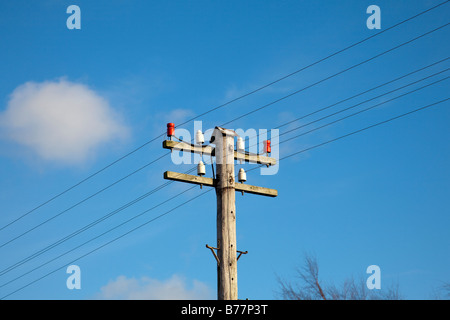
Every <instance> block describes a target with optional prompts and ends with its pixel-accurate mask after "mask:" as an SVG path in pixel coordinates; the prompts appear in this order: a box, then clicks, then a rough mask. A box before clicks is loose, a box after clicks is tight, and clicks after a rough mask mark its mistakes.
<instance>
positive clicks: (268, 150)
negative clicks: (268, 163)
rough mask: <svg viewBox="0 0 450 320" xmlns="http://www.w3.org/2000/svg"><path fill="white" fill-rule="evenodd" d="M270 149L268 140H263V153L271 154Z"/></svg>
mask: <svg viewBox="0 0 450 320" xmlns="http://www.w3.org/2000/svg"><path fill="white" fill-rule="evenodd" d="M271 152H272V148H271V146H270V140H264V153H271Z"/></svg>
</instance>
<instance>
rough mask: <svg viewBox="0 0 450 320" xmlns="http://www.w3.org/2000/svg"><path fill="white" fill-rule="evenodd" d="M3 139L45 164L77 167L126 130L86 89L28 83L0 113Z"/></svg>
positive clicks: (68, 84)
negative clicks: (55, 162) (31, 153)
mask: <svg viewBox="0 0 450 320" xmlns="http://www.w3.org/2000/svg"><path fill="white" fill-rule="evenodd" d="M0 128H1V133H2V137H3V138H6V139H8V140H11V141H13V142H15V143H18V144H20V145H22V146H25V147H27V148H29V149H31V150H32V151H33V152H34V153H36V154H37V155H38V156H39V157H41V158H42V159H44V160H54V161H58V162H63V163H70V164H73V163H80V162H83V161H85V160H86V159H87V158H88V157H89V156H92V155H93V154H94V153H95V151H96V150H98V147H100V146H101V145H103V144H105V143H106V142H111V141H117V140H118V139H123V138H124V137H126V136H127V133H128V129H127V128H126V127H125V126H124V125H123V124H122V121H121V120H120V119H119V116H118V115H117V114H116V113H115V112H114V110H113V109H112V108H111V107H110V105H109V103H108V101H106V100H105V99H104V98H102V97H101V96H99V95H98V94H97V93H96V92H95V91H93V90H92V89H90V88H88V87H87V86H86V85H83V84H79V83H73V82H70V81H67V80H64V79H61V80H58V81H46V82H41V83H36V82H27V83H25V84H23V85H20V86H19V87H17V88H16V89H15V90H14V91H13V93H12V94H11V96H10V100H9V102H8V105H7V108H6V110H5V111H4V112H3V113H2V114H0Z"/></svg>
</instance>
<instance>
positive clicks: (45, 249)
mask: <svg viewBox="0 0 450 320" xmlns="http://www.w3.org/2000/svg"><path fill="white" fill-rule="evenodd" d="M195 169H196V168H195V167H194V168H191V169H189V170H187V171H186V172H184V173H190V172H192V171H194V170H195ZM172 182H173V181H168V182H166V183H163V184H161V185H159V186H158V187H156V188H154V189H152V190H150V191H149V192H146V193H144V194H143V195H141V196H139V197H137V198H136V199H134V200H132V201H130V202H128V203H126V204H124V205H122V206H121V207H119V208H117V209H115V210H113V211H111V212H109V213H108V214H106V215H104V216H102V217H100V218H98V219H96V220H95V221H93V222H91V223H89V224H87V225H85V226H84V227H82V228H80V229H78V230H76V231H74V232H72V233H71V234H69V235H67V236H65V237H63V238H61V239H59V240H58V241H56V242H54V243H52V244H50V245H48V246H47V247H45V248H44V249H41V250H39V251H37V252H35V253H33V254H31V255H29V256H28V257H26V258H24V259H22V260H20V261H18V262H16V263H15V264H13V265H11V266H9V267H7V268H5V269H3V270H1V271H0V277H1V276H3V275H5V274H6V273H8V272H10V271H12V270H14V269H15V268H17V267H19V266H21V265H23V264H24V263H26V262H28V261H31V260H33V259H34V258H36V257H38V256H40V255H41V254H43V253H45V252H47V251H49V250H51V249H53V248H55V247H57V246H59V245H60V244H62V243H64V242H66V241H68V240H69V239H71V238H73V237H75V236H77V235H79V234H81V233H82V232H84V231H86V230H88V229H90V228H92V227H93V226H95V225H97V224H99V223H100V222H102V221H104V220H106V219H108V218H110V217H112V216H114V215H115V214H117V213H119V212H121V211H123V210H125V209H126V208H128V207H130V206H132V205H134V204H136V203H138V202H139V201H142V200H144V199H145V198H147V197H148V196H150V195H152V194H154V193H156V192H157V191H159V190H161V189H163V188H165V187H167V186H168V185H169V184H171V183H172Z"/></svg>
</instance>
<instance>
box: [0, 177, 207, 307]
mask: <svg viewBox="0 0 450 320" xmlns="http://www.w3.org/2000/svg"><path fill="white" fill-rule="evenodd" d="M194 187H195V186H194ZM194 187H191V188H190V189H188V190H191V189H193V188H194ZM211 190H212V189H209V190H207V191H204V192H202V193H200V194H199V195H197V196H195V197H193V198H191V199H189V200H186V201H184V202H183V203H181V204H179V205H177V206H176V207H173V208H172V209H170V210H168V211H166V212H164V213H162V214H160V215H159V216H156V217H155V218H153V219H151V220H149V221H147V222H145V223H143V224H141V225H139V226H137V227H135V228H133V229H131V230H129V231H127V232H125V233H124V234H122V235H120V236H118V237H116V238H114V239H112V240H110V241H108V242H106V243H104V244H103V245H101V246H99V247H96V248H94V249H93V250H91V251H89V252H87V253H85V254H83V255H81V256H79V257H78V258H76V259H74V260H72V261H71V262H69V263H66V264H64V265H62V266H61V267H58V268H56V269H54V270H52V271H50V272H49V273H46V274H45V275H43V276H41V277H40V278H38V279H36V280H33V281H32V282H29V283H27V284H26V285H24V286H22V287H20V288H18V289H16V290H15V291H13V292H10V293H8V294H7V295H5V296H3V297H1V298H0V299H1V300H3V299H5V298H7V297H9V296H10V295H12V294H14V293H16V292H18V291H20V290H22V289H24V288H26V287H28V286H30V285H32V284H33V283H36V282H38V281H40V280H42V279H44V278H46V277H48V276H50V275H51V274H53V273H55V272H57V271H59V270H61V269H63V268H64V267H65V266H67V265H70V264H73V263H75V262H76V261H78V260H80V259H82V258H84V257H86V256H88V255H90V254H92V253H94V252H96V251H97V250H100V249H101V248H103V247H105V246H107V245H109V244H111V243H113V242H115V241H117V240H119V239H121V238H123V237H125V236H126V235H128V234H130V233H132V232H134V231H136V230H138V229H140V228H142V227H144V226H146V225H148V224H149V223H151V222H153V221H155V220H157V219H159V218H161V217H163V216H165V215H167V214H169V213H171V212H172V211H175V210H176V209H178V208H180V207H182V206H184V205H186V204H188V203H189V202H191V201H194V200H195V199H197V198H199V197H201V196H203V195H204V194H206V193H208V192H210V191H211Z"/></svg>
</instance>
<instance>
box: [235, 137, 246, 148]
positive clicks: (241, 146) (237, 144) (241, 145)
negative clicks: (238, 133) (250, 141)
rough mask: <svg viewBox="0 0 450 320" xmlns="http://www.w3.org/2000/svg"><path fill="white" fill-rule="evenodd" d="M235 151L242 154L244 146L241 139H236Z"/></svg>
mask: <svg viewBox="0 0 450 320" xmlns="http://www.w3.org/2000/svg"><path fill="white" fill-rule="evenodd" d="M236 149H237V151H238V152H244V150H245V144H244V139H242V137H238V138H237V143H236Z"/></svg>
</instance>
